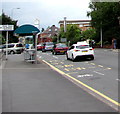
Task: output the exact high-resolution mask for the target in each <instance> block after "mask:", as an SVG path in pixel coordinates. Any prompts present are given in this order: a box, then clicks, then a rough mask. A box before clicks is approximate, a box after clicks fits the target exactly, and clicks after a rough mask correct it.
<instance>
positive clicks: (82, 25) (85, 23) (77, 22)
mask: <svg viewBox="0 0 120 114" xmlns="http://www.w3.org/2000/svg"><path fill="white" fill-rule="evenodd" d="M90 22H91V20H66V24H67V25H68V24H74V25H77V26H78V27H80V28H81V30H82V31H85V30H87V29H89V28H92V26H91V24H90ZM59 24H60V28H61V27H63V26H64V20H62V21H59Z"/></svg>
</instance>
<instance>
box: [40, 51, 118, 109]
mask: <svg viewBox="0 0 120 114" xmlns="http://www.w3.org/2000/svg"><path fill="white" fill-rule="evenodd" d="M38 57H39V58H41V59H42V60H45V61H46V62H48V63H50V64H51V65H53V66H55V67H56V68H58V69H60V70H61V71H63V72H64V73H65V74H68V75H70V76H72V77H74V78H75V79H77V80H79V81H81V82H83V83H84V84H86V85H88V86H89V87H91V88H93V89H95V90H94V91H96V90H97V91H98V92H100V93H102V94H103V97H104V98H105V99H106V97H108V98H107V99H106V102H107V101H109V99H110V102H107V103H108V104H109V105H114V103H116V104H117V103H118V100H119V99H118V84H119V82H120V79H119V78H118V52H116V51H112V50H110V49H95V60H93V61H88V60H81V61H76V62H72V61H70V60H66V56H65V55H52V54H51V52H46V53H42V52H38ZM105 99H103V100H104V101H105ZM111 103H113V104H111ZM116 108H117V107H116Z"/></svg>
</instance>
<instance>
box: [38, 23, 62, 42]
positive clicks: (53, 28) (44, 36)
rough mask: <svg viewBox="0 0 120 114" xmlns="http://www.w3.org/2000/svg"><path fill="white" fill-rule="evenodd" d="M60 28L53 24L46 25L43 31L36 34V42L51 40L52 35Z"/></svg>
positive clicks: (57, 32) (56, 34) (55, 34)
mask: <svg viewBox="0 0 120 114" xmlns="http://www.w3.org/2000/svg"><path fill="white" fill-rule="evenodd" d="M59 31H60V29H59V28H58V27H56V26H55V25H52V26H51V27H48V28H47V29H46V30H45V31H43V32H42V33H41V34H39V35H38V43H43V42H52V38H53V37H54V36H58V34H59Z"/></svg>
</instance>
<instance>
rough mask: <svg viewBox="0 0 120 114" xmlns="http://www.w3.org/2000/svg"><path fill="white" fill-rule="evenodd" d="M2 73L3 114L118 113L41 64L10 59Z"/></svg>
mask: <svg viewBox="0 0 120 114" xmlns="http://www.w3.org/2000/svg"><path fill="white" fill-rule="evenodd" d="M1 71H2V72H1V74H2V75H1V79H2V82H1V83H2V86H1V87H2V88H0V90H1V91H2V92H0V93H2V96H1V97H2V98H1V99H2V104H1V105H2V112H115V110H114V109H112V108H111V107H109V106H108V105H106V104H104V103H103V102H102V101H99V100H98V99H96V98H95V97H93V96H92V95H90V94H88V93H87V92H85V91H84V90H82V89H81V88H79V87H78V86H76V85H75V84H73V83H72V82H70V81H69V80H68V79H66V78H64V77H63V76H62V75H61V74H59V73H57V72H56V71H54V70H53V69H51V68H50V67H49V66H48V65H46V64H45V63H43V62H42V61H41V60H39V61H38V64H32V63H29V62H25V61H24V57H23V54H16V55H8V60H7V61H2V69H1ZM1 105H0V106H1Z"/></svg>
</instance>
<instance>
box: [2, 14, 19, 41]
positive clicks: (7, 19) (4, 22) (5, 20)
mask: <svg viewBox="0 0 120 114" xmlns="http://www.w3.org/2000/svg"><path fill="white" fill-rule="evenodd" d="M0 22H1V24H2V25H7V24H8V25H14V29H16V28H17V27H18V26H17V21H14V20H12V19H11V18H10V17H8V16H7V15H5V14H4V13H2V15H1V16H0ZM2 37H3V38H5V37H6V31H3V32H2ZM3 41H4V40H3ZM12 42H18V38H17V37H15V36H13V31H9V43H12Z"/></svg>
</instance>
